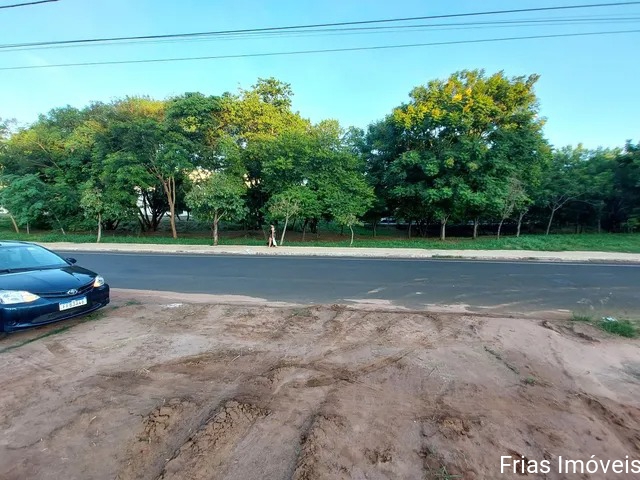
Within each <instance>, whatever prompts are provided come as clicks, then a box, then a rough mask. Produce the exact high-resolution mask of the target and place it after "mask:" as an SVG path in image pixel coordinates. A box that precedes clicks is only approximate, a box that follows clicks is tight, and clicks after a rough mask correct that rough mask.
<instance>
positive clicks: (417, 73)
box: [0, 0, 640, 147]
mask: <svg viewBox="0 0 640 480" xmlns="http://www.w3.org/2000/svg"><path fill="white" fill-rule="evenodd" d="M21 1H26V0H0V5H8V4H11V3H19V2H21ZM600 1H602V2H603V3H604V2H605V1H606V0H600ZM582 3H600V2H598V0H535V1H534V0H520V1H518V2H515V1H509V0H490V1H483V2H478V1H472V0H457V1H451V0H449V1H445V0H432V1H425V0H393V1H388V0H370V1H366V2H365V1H364V0H362V1H356V0H351V1H349V0H325V1H321V0H320V1H310V0H269V1H268V2H267V1H260V0H235V1H229V0H221V1H215V2H214V1H209V0H59V1H58V2H56V3H48V4H43V5H36V6H31V7H22V8H14V9H0V44H8V43H20V42H34V41H46V40H66V39H75V38H92V37H111V36H120V35H121V36H131V35H146V34H166V33H181V32H192V31H211V30H228V29H241V28H259V27H272V26H285V25H295V24H309V23H325V22H341V21H354V20H371V19H384V18H399V17H412V16H423V15H438V14H449V13H462V12H473V11H485V10H498V9H513V8H528V7H543V6H557V5H572V4H582ZM586 16H608V17H612V16H624V17H627V19H628V18H631V17H633V18H637V19H639V20H634V21H625V22H621V23H602V24H588V25H556V26H549V25H542V26H535V27H524V26H517V27H513V26H509V27H499V28H496V27H495V26H494V27H491V28H481V29H480V28H475V29H468V28H467V29H451V28H447V29H441V30H433V29H432V30H420V29H417V31H412V32H407V31H403V32H398V31H395V32H386V33H376V34H358V35H331V36H326V35H325V36H313V37H300V36H298V37H291V36H290V37H284V38H264V37H263V38H259V39H242V40H229V39H225V40H207V41H187V42H172V43H153V44H148V45H141V44H135V45H118V46H93V47H82V48H67V49H55V50H53V49H49V50H29V51H18V52H16V51H14V52H2V51H0V67H7V66H17V65H43V64H57V63H75V62H86V61H108V60H123V59H143V58H163V57H180V56H203V55H205V56H206V55H227V54H242V53H258V52H277V51H290V50H306V49H321V48H344V47H359V46H373V45H392V44H406V43H426V42H440V41H452V40H462V39H480V38H495V37H510V36H525V35H540V34H555V33H569V32H590V31H604V30H639V29H640V5H635V6H624V7H618V8H611V7H610V8H606V9H605V8H599V9H587V10H574V11H560V12H551V13H530V14H526V15H524V14H520V15H502V16H496V17H476V18H466V19H452V20H442V21H440V22H441V23H442V22H464V21H480V20H485V21H487V20H507V19H514V18H518V19H524V18H526V19H548V18H567V17H569V18H576V17H586ZM417 23H425V22H417ZM639 46H640V33H634V34H625V35H616V36H596V37H574V38H557V39H543V40H540V39H539V40H525V41H514V42H502V43H491V44H465V45H451V46H434V47H420V48H406V49H398V50H377V51H364V52H345V53H323V54H314V55H304V56H287V57H266V58H243V59H224V60H206V61H189V62H179V63H160V64H139V65H115V66H92V67H74V68H51V69H39V70H15V71H0V79H1V80H0V117H4V118H16V119H17V120H18V121H19V122H20V123H22V124H24V123H27V122H31V121H33V120H35V119H36V117H37V115H38V114H39V113H44V112H47V111H48V110H49V109H51V108H54V107H59V106H64V105H67V104H69V105H73V106H76V107H83V106H85V105H86V104H87V103H88V102H90V101H92V100H100V101H110V100H112V99H114V98H118V97H122V96H125V95H150V96H152V97H155V98H165V97H167V96H170V95H176V94H180V93H183V92H185V91H200V92H203V93H206V94H221V93H223V92H225V91H236V89H237V88H238V87H240V86H241V87H250V86H251V85H252V84H253V83H255V81H256V79H257V78H258V77H270V76H273V77H276V78H278V79H280V80H283V81H286V82H288V83H290V84H291V85H292V87H293V91H294V93H295V96H294V108H295V109H296V110H299V111H300V112H301V114H302V115H303V116H305V117H307V118H310V119H311V120H312V121H314V122H317V121H319V120H322V119H325V118H336V119H338V120H339V121H340V122H341V123H342V124H343V125H344V126H349V125H356V126H359V127H366V126H367V125H368V124H369V123H371V122H373V121H375V120H377V119H381V118H382V117H384V115H386V114H387V113H389V112H391V110H392V109H393V107H395V106H397V105H400V104H401V103H402V102H405V101H407V99H408V93H409V91H410V90H411V89H412V88H413V87H415V86H416V85H420V84H423V83H426V82H427V81H429V80H430V79H433V78H443V77H447V76H448V75H449V74H451V73H453V72H455V71H457V70H462V69H472V68H484V69H485V70H486V71H487V72H489V73H492V72H494V71H498V70H504V71H505V72H506V73H507V74H508V75H524V74H531V73H537V74H540V75H541V79H540V81H539V83H538V85H537V94H538V97H539V99H540V103H541V112H542V115H543V116H545V117H547V118H548V123H547V127H546V134H547V137H548V138H549V139H550V141H551V142H552V143H553V144H554V145H556V146H562V145H566V144H573V145H575V144H577V143H579V142H582V143H583V144H585V145H586V146H587V147H597V146H600V145H602V146H610V147H613V146H622V145H623V144H624V142H625V140H627V139H631V140H633V141H634V142H637V141H640V121H639V120H638V119H639V118H640V116H639V114H640V95H639V94H638V79H639V78H640V62H638V47H639Z"/></svg>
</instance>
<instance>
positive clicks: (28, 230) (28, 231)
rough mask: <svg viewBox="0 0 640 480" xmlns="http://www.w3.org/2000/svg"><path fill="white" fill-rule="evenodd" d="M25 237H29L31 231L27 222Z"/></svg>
mask: <svg viewBox="0 0 640 480" xmlns="http://www.w3.org/2000/svg"><path fill="white" fill-rule="evenodd" d="M27 235H31V230H30V229H29V222H27Z"/></svg>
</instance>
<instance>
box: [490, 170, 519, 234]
mask: <svg viewBox="0 0 640 480" xmlns="http://www.w3.org/2000/svg"><path fill="white" fill-rule="evenodd" d="M525 197H526V193H525V190H524V187H523V185H522V182H521V181H520V179H518V178H516V177H511V178H509V180H508V184H507V189H506V191H505V192H504V196H503V198H500V199H499V202H500V204H501V205H500V223H499V224H498V235H497V237H498V238H500V232H501V230H502V224H503V223H504V221H505V220H506V219H507V218H510V217H511V215H512V214H513V212H514V210H515V209H516V206H520V205H521V204H522V202H523V201H524V200H525ZM520 211H522V210H520ZM523 216H524V215H523ZM520 222H522V218H520V220H519V222H518V232H519V231H520V228H519V226H520Z"/></svg>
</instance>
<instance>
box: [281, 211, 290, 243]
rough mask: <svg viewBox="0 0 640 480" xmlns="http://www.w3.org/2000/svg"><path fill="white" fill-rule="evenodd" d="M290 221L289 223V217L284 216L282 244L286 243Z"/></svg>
mask: <svg viewBox="0 0 640 480" xmlns="http://www.w3.org/2000/svg"><path fill="white" fill-rule="evenodd" d="M288 223H289V217H284V228H283V229H282V235H280V245H284V234H285V233H286V232H287V224H288Z"/></svg>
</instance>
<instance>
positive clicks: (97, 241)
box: [96, 213, 102, 243]
mask: <svg viewBox="0 0 640 480" xmlns="http://www.w3.org/2000/svg"><path fill="white" fill-rule="evenodd" d="M100 240H102V214H101V213H99V214H98V239H97V240H96V243H100Z"/></svg>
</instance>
